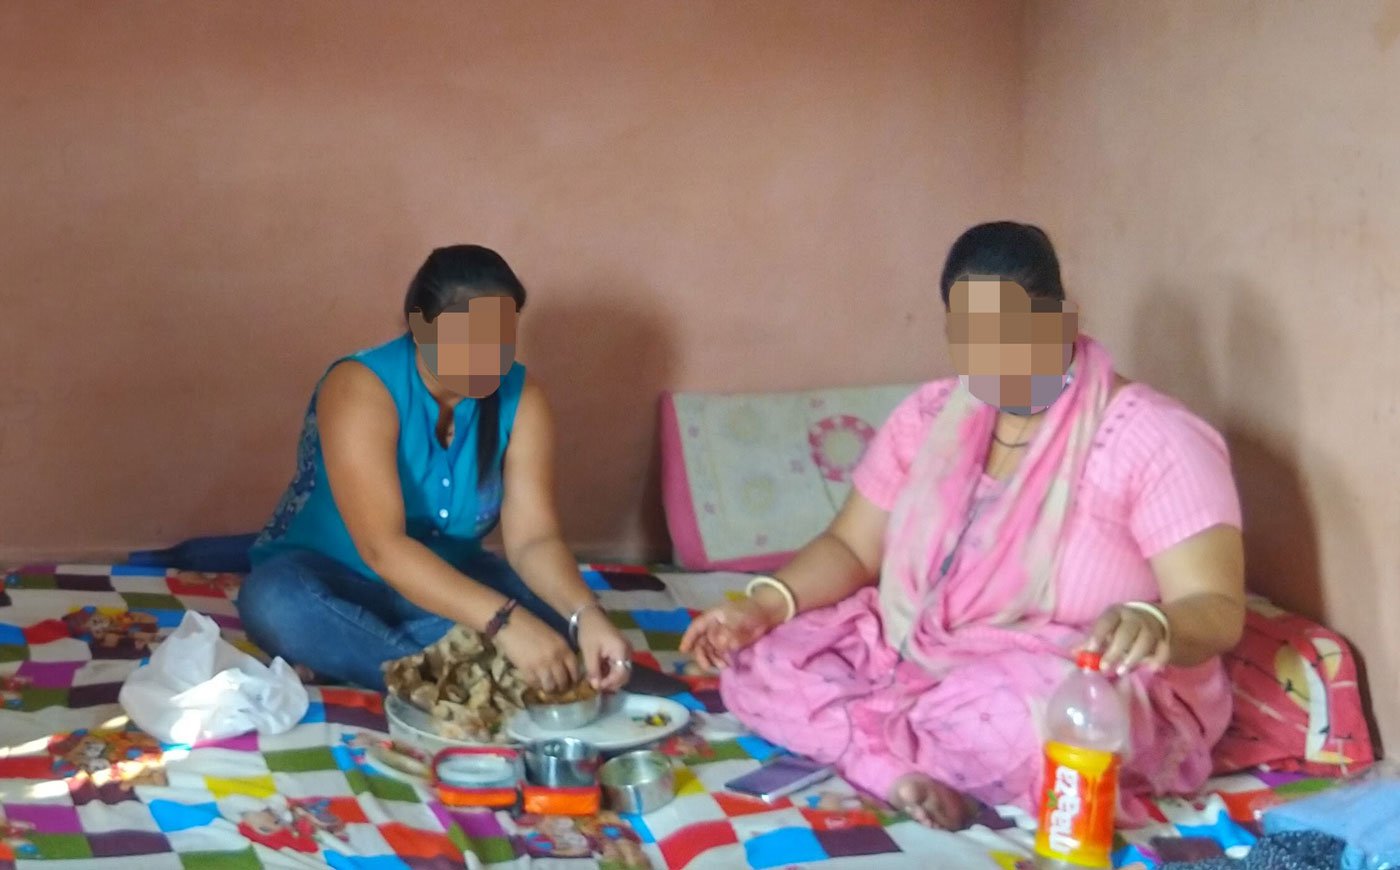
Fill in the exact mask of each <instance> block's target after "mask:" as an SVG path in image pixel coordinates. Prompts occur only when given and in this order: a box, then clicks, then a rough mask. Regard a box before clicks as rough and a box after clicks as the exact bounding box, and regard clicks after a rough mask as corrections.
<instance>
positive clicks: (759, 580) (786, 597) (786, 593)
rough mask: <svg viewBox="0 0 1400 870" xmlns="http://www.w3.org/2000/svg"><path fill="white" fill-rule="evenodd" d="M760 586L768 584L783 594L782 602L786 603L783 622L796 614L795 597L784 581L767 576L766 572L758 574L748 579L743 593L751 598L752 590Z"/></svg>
mask: <svg viewBox="0 0 1400 870" xmlns="http://www.w3.org/2000/svg"><path fill="white" fill-rule="evenodd" d="M760 586H768V587H770V588H772V589H776V590H778V594H779V595H781V596H783V602H784V603H785V604H787V616H785V617H783V622H787V621H789V620H791V619H792V618H793V617H794V616H796V615H797V598H795V597H794V596H793V594H792V589H791V588H789V587H788V585H787V584H786V583H784V582H783V581H781V580H779V579H778V578H777V577H769V576H767V575H766V574H760V575H759V576H757V577H755V578H753V579H752V580H750V581H749V585H748V587H747V588H746V589H745V590H744V594H745V595H747V596H748V597H750V598H752V597H753V591H754V590H755V589H757V588H758V587H760Z"/></svg>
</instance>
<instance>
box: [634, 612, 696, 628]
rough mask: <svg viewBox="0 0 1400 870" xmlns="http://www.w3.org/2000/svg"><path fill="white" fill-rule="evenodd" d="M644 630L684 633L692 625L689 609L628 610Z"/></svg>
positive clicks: (638, 625)
mask: <svg viewBox="0 0 1400 870" xmlns="http://www.w3.org/2000/svg"><path fill="white" fill-rule="evenodd" d="M628 612H629V613H631V614H632V618H633V619H635V620H636V621H637V627H638V628H640V629H642V630H643V631H669V632H672V633H675V634H684V633H685V630H686V629H687V628H689V627H690V611H688V610H632V611H628Z"/></svg>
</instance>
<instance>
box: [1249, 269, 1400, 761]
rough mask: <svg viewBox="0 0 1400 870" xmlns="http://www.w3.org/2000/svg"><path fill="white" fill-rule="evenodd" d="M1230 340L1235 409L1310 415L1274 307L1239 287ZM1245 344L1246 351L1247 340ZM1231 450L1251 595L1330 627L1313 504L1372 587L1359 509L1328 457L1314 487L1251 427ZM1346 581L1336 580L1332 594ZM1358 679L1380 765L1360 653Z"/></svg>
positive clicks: (1313, 475)
mask: <svg viewBox="0 0 1400 870" xmlns="http://www.w3.org/2000/svg"><path fill="white" fill-rule="evenodd" d="M1226 330H1227V331H1226V335H1228V336H1230V337H1231V339H1232V340H1231V342H1230V352H1229V354H1228V356H1227V360H1226V363H1227V370H1228V372H1229V376H1228V378H1229V386H1228V389H1227V390H1226V402H1227V405H1228V406H1229V407H1240V408H1253V409H1255V414H1256V416H1257V415H1258V414H1259V411H1260V409H1264V408H1268V409H1272V410H1273V413H1274V414H1306V413H1307V411H1308V405H1307V402H1306V399H1305V397H1303V396H1301V395H1300V394H1299V390H1298V378H1297V373H1296V363H1295V362H1293V357H1292V356H1291V355H1290V354H1289V353H1288V352H1287V348H1288V346H1289V344H1290V342H1291V339H1290V337H1289V336H1288V335H1287V334H1285V332H1284V331H1283V330H1282V329H1281V328H1280V326H1279V323H1278V320H1277V319H1276V318H1275V316H1274V315H1273V314H1272V309H1271V308H1270V306H1269V299H1268V297H1266V296H1265V295H1264V294H1263V293H1260V292H1259V291H1258V290H1257V289H1256V288H1254V287H1253V286H1250V285H1240V286H1239V287H1237V288H1236V289H1235V292H1234V293H1233V294H1231V304H1230V313H1229V317H1228V319H1227V323H1226ZM1243 337H1248V338H1249V341H1244V340H1242V339H1243ZM1226 432H1227V437H1228V438H1229V439H1230V444H1231V449H1232V450H1233V451H1235V469H1236V472H1235V473H1236V475H1237V477H1238V478H1239V480H1240V494H1241V498H1243V499H1245V506H1246V513H1245V528H1246V529H1248V530H1249V531H1248V533H1247V538H1246V548H1245V557H1246V559H1248V560H1249V563H1250V564H1252V566H1253V567H1252V568H1251V569H1250V581H1251V585H1252V586H1253V587H1254V588H1255V589H1257V590H1258V591H1259V592H1261V593H1263V594H1265V595H1268V596H1269V598H1271V599H1272V600H1273V601H1274V602H1276V603H1277V604H1278V605H1279V606H1281V607H1285V608H1287V609H1289V610H1292V611H1294V612H1296V613H1300V614H1302V615H1304V616H1306V617H1308V618H1310V619H1314V620H1317V621H1318V622H1321V623H1322V624H1324V625H1327V624H1328V623H1329V622H1330V620H1329V618H1328V617H1329V613H1328V606H1327V589H1326V588H1325V586H1324V583H1323V578H1322V576H1321V567H1320V565H1321V559H1320V556H1319V549H1318V534H1317V523H1316V518H1315V514H1314V512H1313V511H1312V510H1311V509H1310V507H1309V502H1310V501H1316V502H1317V503H1321V504H1326V505H1329V508H1328V511H1329V512H1328V516H1327V520H1328V540H1329V542H1330V545H1331V546H1333V547H1336V548H1337V549H1338V550H1340V551H1346V552H1348V553H1350V554H1351V555H1352V558H1354V559H1358V560H1360V565H1361V569H1360V572H1359V573H1360V576H1363V577H1375V576H1377V574H1376V566H1375V565H1374V563H1373V562H1371V561H1370V557H1371V555H1372V554H1373V553H1374V552H1375V551H1374V549H1373V548H1372V547H1371V544H1370V542H1369V541H1367V540H1365V539H1364V538H1362V537H1361V536H1362V534H1363V531H1362V530H1363V528H1364V526H1363V525H1362V524H1361V522H1360V517H1359V516H1358V515H1357V514H1356V513H1355V509H1354V507H1353V506H1354V505H1355V499H1353V498H1351V497H1349V496H1348V495H1347V494H1346V493H1345V492H1344V491H1343V489H1344V487H1345V484H1344V483H1343V482H1342V478H1341V476H1340V475H1338V474H1336V473H1335V472H1334V471H1333V470H1332V469H1331V468H1330V467H1329V466H1328V464H1327V460H1326V457H1325V456H1323V455H1319V454H1313V455H1310V456H1308V457H1307V461H1306V467H1307V478H1306V480H1304V479H1303V478H1302V476H1301V473H1300V466H1301V465H1302V464H1303V463H1302V462H1301V461H1300V457H1299V456H1298V454H1297V451H1296V448H1295V447H1294V445H1287V444H1280V443H1278V439H1277V438H1275V439H1273V443H1270V440H1269V439H1268V438H1267V436H1266V435H1264V434H1263V433H1260V432H1257V431H1251V430H1249V429H1248V428H1247V426H1246V425H1243V424H1241V425H1232V426H1228V427H1227V430H1226ZM1346 582H1347V578H1333V581H1332V587H1333V590H1334V594H1335V590H1336V589H1338V588H1340V584H1345V583H1346ZM1351 647H1352V653H1353V655H1354V656H1355V658H1356V666H1357V678H1358V681H1359V682H1360V684H1361V686H1360V688H1361V700H1362V705H1363V708H1364V711H1365V714H1366V724H1367V726H1368V727H1369V728H1370V730H1371V736H1372V741H1373V742H1374V744H1375V748H1376V752H1377V754H1378V755H1380V754H1382V753H1383V752H1384V747H1382V746H1381V745H1380V742H1379V739H1380V738H1379V734H1380V730H1379V728H1378V726H1377V723H1376V721H1375V715H1374V713H1373V712H1372V705H1371V691H1370V682H1369V680H1368V679H1367V673H1366V661H1365V658H1364V656H1363V654H1362V652H1361V650H1360V649H1359V648H1358V647H1357V646H1356V644H1354V643H1353V644H1351Z"/></svg>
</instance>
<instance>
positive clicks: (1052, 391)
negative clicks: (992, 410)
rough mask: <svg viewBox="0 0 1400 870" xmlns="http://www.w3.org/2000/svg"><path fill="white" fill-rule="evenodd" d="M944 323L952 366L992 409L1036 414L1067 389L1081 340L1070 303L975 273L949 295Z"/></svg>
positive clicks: (953, 287) (977, 395) (1077, 318)
mask: <svg viewBox="0 0 1400 870" xmlns="http://www.w3.org/2000/svg"><path fill="white" fill-rule="evenodd" d="M947 323H948V346H949V350H950V351H951V353H952V356H953V366H954V368H956V369H957V372H958V374H959V375H961V376H962V379H963V383H964V384H965V385H966V386H967V388H968V391H969V392H971V393H972V394H973V395H974V396H976V397H977V398H979V399H981V400H982V401H984V402H986V403H987V404H989V405H995V406H997V407H998V408H1000V409H1001V410H1003V411H1007V412H1009V413H1013V414H1034V413H1038V412H1040V411H1043V410H1045V409H1046V408H1047V407H1049V406H1050V405H1051V403H1053V402H1054V401H1055V399H1057V398H1058V397H1059V395H1060V393H1062V392H1064V389H1065V373H1066V372H1067V371H1069V364H1070V359H1071V358H1072V356H1073V353H1074V340H1075V338H1076V337H1077V336H1078V335H1079V315H1078V312H1077V311H1076V310H1075V308H1074V305H1073V304H1072V303H1070V302H1061V301H1059V300H1055V299H1032V298H1031V296H1030V294H1028V293H1027V292H1026V290H1025V288H1023V287H1022V286H1021V285H1020V284H1017V283H1016V282H1015V281H1008V280H1004V279H1002V278H996V277H981V276H970V277H967V278H963V279H961V280H959V281H958V282H957V283H956V284H954V285H953V286H952V289H951V290H950V291H949V293H948V320H947Z"/></svg>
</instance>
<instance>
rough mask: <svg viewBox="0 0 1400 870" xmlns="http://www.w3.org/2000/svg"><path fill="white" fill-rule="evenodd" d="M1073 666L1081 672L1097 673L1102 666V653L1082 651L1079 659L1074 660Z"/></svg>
mask: <svg viewBox="0 0 1400 870" xmlns="http://www.w3.org/2000/svg"><path fill="white" fill-rule="evenodd" d="M1074 664H1075V666H1077V667H1078V668H1079V669H1080V670H1081V671H1097V670H1098V669H1099V667H1100V666H1101V665H1102V664H1103V653H1096V652H1090V651H1089V650H1087V649H1086V650H1082V651H1081V652H1080V653H1079V657H1078V658H1076V659H1075V660H1074Z"/></svg>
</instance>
